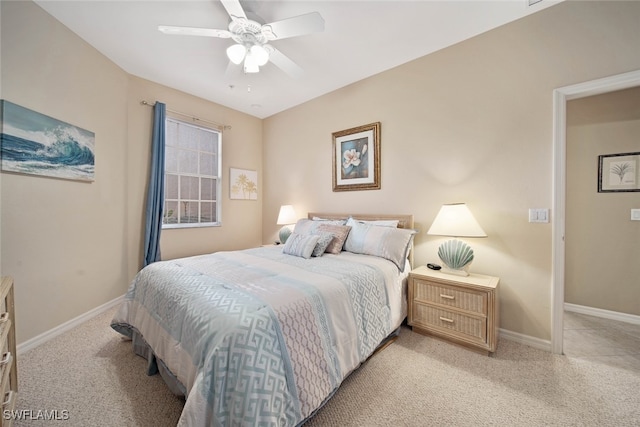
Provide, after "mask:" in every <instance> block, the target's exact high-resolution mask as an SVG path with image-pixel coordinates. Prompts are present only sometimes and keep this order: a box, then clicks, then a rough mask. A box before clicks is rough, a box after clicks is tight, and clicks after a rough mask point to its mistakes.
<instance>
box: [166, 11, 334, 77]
mask: <svg viewBox="0 0 640 427" xmlns="http://www.w3.org/2000/svg"><path fill="white" fill-rule="evenodd" d="M220 2H221V3H222V5H223V6H224V8H225V9H226V11H227V13H228V14H229V16H230V17H231V22H230V23H229V29H228V30H219V29H210V28H195V27H174V26H166V25H160V26H158V30H160V31H161V32H163V33H165V34H178V35H191V36H203V37H219V38H223V39H227V38H230V39H232V40H233V41H235V42H236V43H235V44H233V45H231V46H229V47H228V48H227V57H228V58H229V60H230V61H231V62H232V63H234V64H236V65H240V64H243V69H244V72H245V73H257V72H259V71H260V67H261V66H263V65H265V64H266V63H267V62H269V61H271V62H272V63H273V64H274V65H275V66H277V67H278V68H280V69H281V70H282V71H284V72H285V73H287V74H289V75H291V76H293V77H298V76H300V75H301V74H302V68H300V67H299V66H298V65H297V64H296V63H295V62H293V61H292V60H291V59H289V58H288V57H287V56H285V55H284V54H283V53H282V52H280V51H279V50H278V49H276V48H275V47H273V46H272V45H270V44H269V42H271V41H274V40H282V39H286V38H289V37H297V36H302V35H306V34H311V33H315V32H321V31H324V19H322V16H321V15H320V14H319V13H318V12H311V13H307V14H304V15H300V16H295V17H292V18H287V19H283V20H281V21H276V22H272V23H270V24H261V23H260V22H258V21H256V20H253V19H249V18H247V14H246V13H245V11H244V9H243V8H242V5H241V4H240V1H239V0H220Z"/></svg>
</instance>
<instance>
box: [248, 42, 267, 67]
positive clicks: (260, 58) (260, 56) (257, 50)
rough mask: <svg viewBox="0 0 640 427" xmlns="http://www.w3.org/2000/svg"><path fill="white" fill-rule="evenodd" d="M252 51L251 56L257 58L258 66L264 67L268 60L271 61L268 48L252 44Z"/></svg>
mask: <svg viewBox="0 0 640 427" xmlns="http://www.w3.org/2000/svg"><path fill="white" fill-rule="evenodd" d="M250 52H251V56H252V57H253V58H255V61H256V63H257V64H258V66H260V67H262V66H263V65H265V64H266V63H267V62H269V52H267V50H266V49H265V48H264V47H262V46H260V45H259V44H256V45H253V46H251V50H250Z"/></svg>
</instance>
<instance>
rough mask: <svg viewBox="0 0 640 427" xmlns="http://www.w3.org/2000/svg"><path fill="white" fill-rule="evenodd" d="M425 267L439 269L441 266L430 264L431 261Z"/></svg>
mask: <svg viewBox="0 0 640 427" xmlns="http://www.w3.org/2000/svg"><path fill="white" fill-rule="evenodd" d="M427 267H429V268H430V269H432V270H440V269H441V268H442V267H441V266H439V265H438V264H431V263H429V264H427Z"/></svg>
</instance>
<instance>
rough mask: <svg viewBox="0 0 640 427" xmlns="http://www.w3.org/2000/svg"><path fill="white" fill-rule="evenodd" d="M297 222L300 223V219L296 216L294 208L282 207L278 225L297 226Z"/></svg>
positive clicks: (289, 206)
mask: <svg viewBox="0 0 640 427" xmlns="http://www.w3.org/2000/svg"><path fill="white" fill-rule="evenodd" d="M296 221H298V217H297V216H296V211H295V210H294V209H293V206H291V205H282V206H280V213H279V214H278V221H276V224H278V225H289V224H295V223H296Z"/></svg>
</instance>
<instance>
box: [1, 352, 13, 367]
mask: <svg viewBox="0 0 640 427" xmlns="http://www.w3.org/2000/svg"><path fill="white" fill-rule="evenodd" d="M10 362H11V352H10V351H7V352H6V353H5V354H3V355H2V359H0V366H4V365H6V364H8V363H10Z"/></svg>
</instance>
